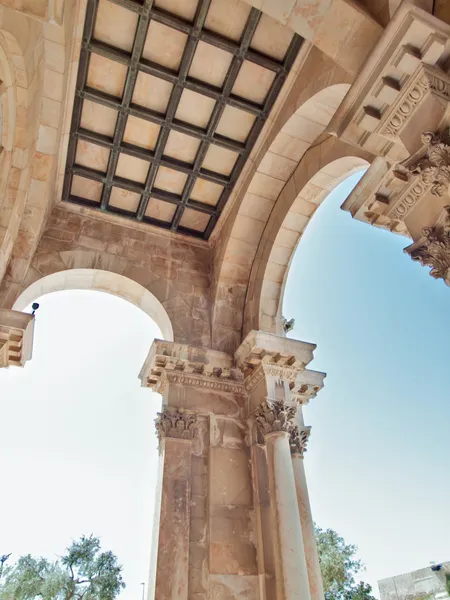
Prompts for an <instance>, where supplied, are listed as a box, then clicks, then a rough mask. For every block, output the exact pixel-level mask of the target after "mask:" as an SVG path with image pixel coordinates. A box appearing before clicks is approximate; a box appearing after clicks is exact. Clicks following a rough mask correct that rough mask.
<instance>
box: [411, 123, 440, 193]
mask: <svg viewBox="0 0 450 600" xmlns="http://www.w3.org/2000/svg"><path fill="white" fill-rule="evenodd" d="M421 140H422V143H423V144H424V146H425V148H426V154H425V156H423V157H422V158H420V159H418V160H416V161H415V162H414V163H413V164H410V165H409V166H408V171H409V172H410V173H411V174H412V175H419V176H420V178H421V179H422V181H423V182H424V183H425V184H427V185H431V189H430V191H431V193H432V194H433V195H434V196H443V195H444V194H446V193H447V192H448V187H449V185H450V134H449V130H448V129H446V130H444V131H443V132H440V133H439V132H438V133H434V132H433V131H426V132H425V133H423V134H422V136H421Z"/></svg>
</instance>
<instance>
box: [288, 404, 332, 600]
mask: <svg viewBox="0 0 450 600" xmlns="http://www.w3.org/2000/svg"><path fill="white" fill-rule="evenodd" d="M299 411H301V409H299ZM310 432H311V427H304V426H299V425H294V427H293V428H292V430H291V434H290V440H289V443H290V447H291V456H292V467H293V470H294V479H295V489H296V492H297V503H298V510H299V513H300V522H301V524H302V535H303V546H304V548H305V557H306V567H307V570H308V581H309V591H310V593H311V600H323V599H324V593H323V583H322V574H321V572H320V565H319V554H318V552H317V544H316V537H315V534H314V525H313V518H312V514H311V505H310V502H309V494H308V485H307V483H306V474H305V466H304V463H303V455H304V453H305V452H306V444H307V442H308V438H309V436H310Z"/></svg>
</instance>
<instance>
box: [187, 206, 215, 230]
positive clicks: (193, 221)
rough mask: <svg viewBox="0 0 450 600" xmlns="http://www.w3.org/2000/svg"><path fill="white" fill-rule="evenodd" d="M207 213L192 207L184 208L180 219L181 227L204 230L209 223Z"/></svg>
mask: <svg viewBox="0 0 450 600" xmlns="http://www.w3.org/2000/svg"><path fill="white" fill-rule="evenodd" d="M209 219H210V217H209V215H208V214H206V213H203V212H200V211H198V210H194V209H193V208H185V209H184V212H183V216H182V217H181V219H180V225H181V227H186V228H188V229H193V230H194V231H205V229H206V227H207V225H208V223H209Z"/></svg>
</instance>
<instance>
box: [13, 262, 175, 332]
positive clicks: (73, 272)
mask: <svg viewBox="0 0 450 600" xmlns="http://www.w3.org/2000/svg"><path fill="white" fill-rule="evenodd" d="M62 290H92V291H98V292H106V293H108V294H112V295H113V296H118V297H119V298H123V299H124V300H127V301H128V302H130V303H131V304H134V305H135V306H137V307H138V308H140V309H141V310H142V311H143V312H145V313H146V314H147V315H148V316H149V317H150V318H151V319H153V321H154V322H155V323H156V324H157V325H158V327H159V328H160V331H161V334H162V336H163V337H164V339H165V340H167V341H173V328H172V322H171V320H170V317H169V315H168V314H167V311H166V309H165V308H164V306H163V305H162V304H161V302H160V301H159V300H158V299H157V298H156V296H154V295H153V294H152V293H151V292H150V291H149V290H147V289H146V288H145V287H144V286H142V285H141V284H139V283H137V282H136V281H133V280H132V279H129V278H128V277H124V276H123V275H119V274H118V273H112V272H111V271H103V270H101V269H70V270H67V271H58V272H56V273H53V274H51V275H47V276H45V277H43V278H42V279H39V280H38V281H36V282H35V283H32V284H31V285H30V286H29V287H28V288H27V289H26V290H24V291H23V292H22V294H21V295H20V296H19V297H18V298H17V300H16V302H15V304H14V307H13V309H14V310H20V311H23V310H25V308H26V307H27V306H29V304H30V303H31V302H33V301H34V300H36V299H37V298H39V297H41V296H44V295H45V294H50V293H51V292H58V291H62Z"/></svg>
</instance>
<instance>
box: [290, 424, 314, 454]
mask: <svg viewBox="0 0 450 600" xmlns="http://www.w3.org/2000/svg"><path fill="white" fill-rule="evenodd" d="M310 435H311V427H299V426H298V425H294V426H293V427H292V429H291V434H290V437H289V446H290V447H291V454H294V455H297V456H301V457H302V458H303V455H304V453H305V452H306V446H307V443H308V439H309V436H310Z"/></svg>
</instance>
